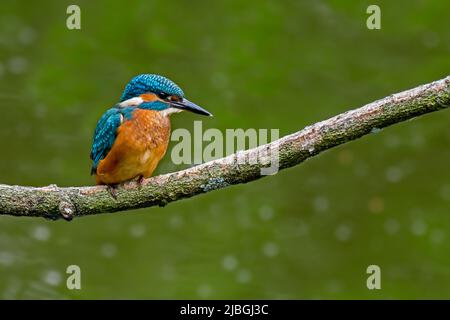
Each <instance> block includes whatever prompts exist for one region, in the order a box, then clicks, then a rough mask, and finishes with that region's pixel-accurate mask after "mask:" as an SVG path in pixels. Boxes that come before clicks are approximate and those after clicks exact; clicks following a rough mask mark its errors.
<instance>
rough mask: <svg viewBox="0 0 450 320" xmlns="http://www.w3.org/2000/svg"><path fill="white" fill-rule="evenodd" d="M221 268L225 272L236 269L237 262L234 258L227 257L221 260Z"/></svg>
mask: <svg viewBox="0 0 450 320" xmlns="http://www.w3.org/2000/svg"><path fill="white" fill-rule="evenodd" d="M222 266H223V268H224V269H225V270H227V271H232V270H234V269H236V267H237V266H238V260H237V259H236V257H235V256H232V255H228V256H226V257H224V258H223V260H222Z"/></svg>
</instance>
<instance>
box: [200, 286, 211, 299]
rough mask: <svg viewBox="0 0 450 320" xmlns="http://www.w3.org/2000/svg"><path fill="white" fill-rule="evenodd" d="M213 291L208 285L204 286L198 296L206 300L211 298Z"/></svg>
mask: <svg viewBox="0 0 450 320" xmlns="http://www.w3.org/2000/svg"><path fill="white" fill-rule="evenodd" d="M211 293H212V289H211V286H210V285H208V284H202V285H200V286H199V287H198V289H197V294H198V296H199V297H200V298H202V299H206V298H208V297H210V296H211Z"/></svg>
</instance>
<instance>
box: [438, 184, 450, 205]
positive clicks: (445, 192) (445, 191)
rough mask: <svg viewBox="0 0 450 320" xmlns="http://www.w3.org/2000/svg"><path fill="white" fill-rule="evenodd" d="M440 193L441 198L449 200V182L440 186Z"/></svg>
mask: <svg viewBox="0 0 450 320" xmlns="http://www.w3.org/2000/svg"><path fill="white" fill-rule="evenodd" d="M440 194H441V197H442V199H444V200H447V201H450V184H444V185H443V186H442V187H441V190H440Z"/></svg>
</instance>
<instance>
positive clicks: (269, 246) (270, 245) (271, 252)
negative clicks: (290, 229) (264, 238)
mask: <svg viewBox="0 0 450 320" xmlns="http://www.w3.org/2000/svg"><path fill="white" fill-rule="evenodd" d="M263 253H264V255H265V256H266V257H269V258H273V257H275V256H276V255H278V246H277V244H276V243H274V242H267V243H266V244H265V245H264V246H263Z"/></svg>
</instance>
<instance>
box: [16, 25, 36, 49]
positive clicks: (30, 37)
mask: <svg viewBox="0 0 450 320" xmlns="http://www.w3.org/2000/svg"><path fill="white" fill-rule="evenodd" d="M18 38H19V42H20V43H21V44H23V45H29V44H31V43H33V42H34V40H35V39H36V31H34V29H33V28H30V27H25V28H23V29H22V30H21V31H20V32H19V36H18Z"/></svg>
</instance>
